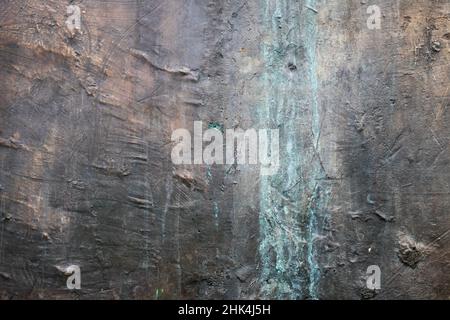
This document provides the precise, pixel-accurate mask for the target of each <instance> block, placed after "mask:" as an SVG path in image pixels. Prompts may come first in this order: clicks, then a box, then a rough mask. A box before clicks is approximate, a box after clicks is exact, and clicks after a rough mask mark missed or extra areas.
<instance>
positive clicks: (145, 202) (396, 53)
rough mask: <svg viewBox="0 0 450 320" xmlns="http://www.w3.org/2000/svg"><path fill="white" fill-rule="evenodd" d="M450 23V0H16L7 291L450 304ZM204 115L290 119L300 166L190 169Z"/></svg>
mask: <svg viewBox="0 0 450 320" xmlns="http://www.w3.org/2000/svg"><path fill="white" fill-rule="evenodd" d="M69 5H76V6H78V7H79V8H80V9H81V11H80V14H81V25H80V28H79V29H74V30H71V29H70V28H69V27H68V26H67V25H66V21H67V20H68V19H70V14H68V13H67V7H68V6H69ZM373 5H376V6H377V7H378V8H379V9H380V19H381V20H380V29H373V28H369V26H368V23H367V21H368V19H370V16H371V14H370V12H372V13H373V11H370V10H369V13H368V8H369V7H370V6H373ZM449 27H450V2H449V1H448V0H417V1H406V0H393V1H388V0H366V1H360V0H342V1H341V0H327V1H325V0H222V1H219V0H209V1H207V0H147V1H146V0H115V1H100V0H83V1H81V0H80V1H77V0H75V1H69V0H58V1H57V0H19V1H12V0H1V1H0V65H1V68H0V80H1V84H2V86H1V88H0V219H1V221H0V298H2V299H17V298H22V299H27V298H50V299H55V298H69V299H88V298H97V299H173V298H182V299H184V298H193V299H207V298H210V299H221V298H227V299H237V298H243V299H254V298H260V299H269V298H272V299H335V298H337V299H449V298H450V281H449V275H450V212H449V211H450V184H449V183H450V170H449V169H450V153H449V143H450V111H449V110H448V109H449V102H450V99H449V97H450V92H449V87H450V84H449V82H450V81H449V75H450V28H449ZM194 121H202V122H203V126H204V129H206V128H208V127H210V128H211V127H214V128H218V129H219V130H224V129H226V128H243V129H248V128H256V129H264V128H267V129H270V128H277V129H279V137H280V166H279V170H278V172H277V173H276V174H274V175H271V176H264V175H261V172H260V167H259V166H255V165H253V166H252V165H237V164H234V165H216V164H214V165H206V164H200V165H174V164H173V162H172V161H171V150H172V147H173V145H174V144H173V142H172V141H171V135H172V132H173V131H174V130H176V129H178V128H186V129H188V130H190V131H192V130H193V124H194ZM68 265H78V266H80V268H81V279H82V280H81V281H82V282H81V290H72V291H71V290H68V289H67V288H66V279H67V276H66V275H65V274H64V272H62V271H61V270H63V269H64V268H65V267H66V266H68ZM371 265H377V266H379V267H380V269H381V279H382V282H381V289H380V290H376V291H372V290H369V289H367V287H366V277H367V275H366V270H367V268H368V267H369V266H371Z"/></svg>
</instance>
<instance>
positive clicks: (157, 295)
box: [155, 288, 164, 300]
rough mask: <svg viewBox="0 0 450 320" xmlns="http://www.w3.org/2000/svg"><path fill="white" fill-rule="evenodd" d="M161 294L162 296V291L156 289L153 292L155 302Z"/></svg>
mask: <svg viewBox="0 0 450 320" xmlns="http://www.w3.org/2000/svg"><path fill="white" fill-rule="evenodd" d="M162 294H164V289H158V288H157V289H156V291H155V300H158V299H159V298H160V297H161V295H162Z"/></svg>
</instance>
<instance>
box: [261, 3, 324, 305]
mask: <svg viewBox="0 0 450 320" xmlns="http://www.w3.org/2000/svg"><path fill="white" fill-rule="evenodd" d="M262 4H263V5H262V8H263V14H262V15H263V25H264V29H265V30H264V32H265V34H266V35H267V37H266V40H265V41H264V42H263V43H262V45H261V56H262V60H263V62H264V64H265V70H266V71H265V72H264V73H263V74H262V77H261V81H262V83H261V86H262V89H263V92H265V99H264V102H263V103H262V104H261V105H260V106H258V117H259V122H260V126H261V127H262V128H277V127H278V128H280V139H281V140H280V168H279V171H278V173H277V174H276V175H274V176H261V182H260V248H259V251H260V252H259V253H260V259H261V268H260V281H261V295H262V296H264V297H269V298H279V299H282V298H289V299H302V298H312V299H317V297H318V293H317V286H318V282H319V277H320V272H319V267H318V264H317V259H316V258H317V257H316V250H315V245H314V241H315V235H316V234H317V228H318V226H317V214H318V212H319V211H320V210H321V207H323V203H322V202H321V201H322V197H321V190H322V188H321V186H320V185H318V184H317V178H319V177H323V172H322V169H321V166H320V163H319V162H318V161H317V157H316V153H317V151H316V149H317V148H318V145H317V143H318V137H319V134H320V113H319V108H318V101H317V92H318V79H317V76H316V68H317V62H316V53H315V50H316V45H317V40H316V32H317V31H316V23H315V19H316V17H315V13H314V12H313V11H311V10H304V7H305V6H310V7H314V6H315V1H306V2H302V3H299V2H297V1H295V0H278V1H275V0H265V1H262ZM302 50H303V55H304V59H301V52H302ZM299 64H302V65H301V66H298V70H297V65H299ZM289 65H291V66H292V65H295V66H296V68H294V69H290V68H288V66H289ZM293 70H296V71H295V72H294V71H293ZM302 88H303V89H302ZM304 110H307V111H308V113H307V114H306V115H305V112H304ZM311 135H312V138H311ZM306 146H312V147H306Z"/></svg>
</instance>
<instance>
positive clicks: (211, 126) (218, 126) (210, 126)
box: [208, 121, 224, 133]
mask: <svg viewBox="0 0 450 320" xmlns="http://www.w3.org/2000/svg"><path fill="white" fill-rule="evenodd" d="M208 129H217V130H219V131H220V132H222V133H223V132H224V129H223V125H222V124H221V123H219V122H216V121H212V122H210V123H208Z"/></svg>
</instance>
